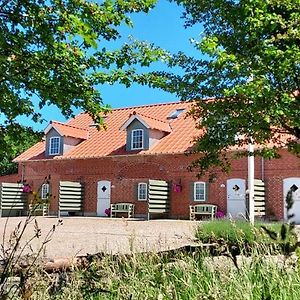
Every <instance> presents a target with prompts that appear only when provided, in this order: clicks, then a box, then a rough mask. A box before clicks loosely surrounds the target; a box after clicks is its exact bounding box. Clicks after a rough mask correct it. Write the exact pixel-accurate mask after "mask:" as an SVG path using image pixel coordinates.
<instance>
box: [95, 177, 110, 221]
mask: <svg viewBox="0 0 300 300" xmlns="http://www.w3.org/2000/svg"><path fill="white" fill-rule="evenodd" d="M110 194H111V183H110V181H106V180H103V181H98V185H97V216H102V217H103V216H107V214H106V213H105V210H106V209H108V208H110Z"/></svg>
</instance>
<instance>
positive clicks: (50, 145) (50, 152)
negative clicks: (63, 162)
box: [49, 136, 61, 155]
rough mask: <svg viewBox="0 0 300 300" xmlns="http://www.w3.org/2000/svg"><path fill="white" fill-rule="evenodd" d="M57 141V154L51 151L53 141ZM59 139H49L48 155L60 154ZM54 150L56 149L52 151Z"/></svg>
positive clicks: (55, 137) (57, 137) (54, 137)
mask: <svg viewBox="0 0 300 300" xmlns="http://www.w3.org/2000/svg"><path fill="white" fill-rule="evenodd" d="M56 139H58V147H57V152H56V151H53V149H52V143H53V141H54V140H56ZM60 139H61V138H60V137H59V136H53V137H51V138H50V139H49V155H56V154H59V153H60ZM54 150H56V149H54Z"/></svg>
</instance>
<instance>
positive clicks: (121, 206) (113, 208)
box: [110, 203, 134, 218]
mask: <svg viewBox="0 0 300 300" xmlns="http://www.w3.org/2000/svg"><path fill="white" fill-rule="evenodd" d="M117 213H127V214H128V218H133V217H134V204H132V203H115V204H111V205H110V217H111V218H112V217H116V216H117Z"/></svg>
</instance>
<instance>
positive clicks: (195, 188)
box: [194, 181, 206, 202]
mask: <svg viewBox="0 0 300 300" xmlns="http://www.w3.org/2000/svg"><path fill="white" fill-rule="evenodd" d="M198 184H203V191H204V192H203V199H197V198H196V195H197V193H196V190H197V185H198ZM194 201H201V202H204V201H206V182H204V181H196V182H194Z"/></svg>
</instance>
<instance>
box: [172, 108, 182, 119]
mask: <svg viewBox="0 0 300 300" xmlns="http://www.w3.org/2000/svg"><path fill="white" fill-rule="evenodd" d="M184 111H185V109H184V108H178V109H176V110H173V111H172V112H171V113H170V114H169V116H168V119H177V118H178V117H179V115H181V114H182V113H183V112H184Z"/></svg>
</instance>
